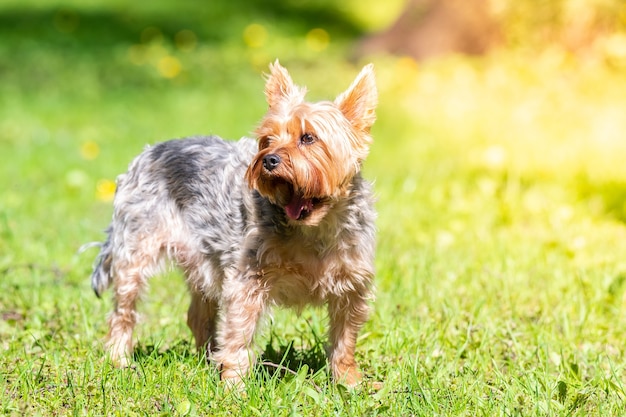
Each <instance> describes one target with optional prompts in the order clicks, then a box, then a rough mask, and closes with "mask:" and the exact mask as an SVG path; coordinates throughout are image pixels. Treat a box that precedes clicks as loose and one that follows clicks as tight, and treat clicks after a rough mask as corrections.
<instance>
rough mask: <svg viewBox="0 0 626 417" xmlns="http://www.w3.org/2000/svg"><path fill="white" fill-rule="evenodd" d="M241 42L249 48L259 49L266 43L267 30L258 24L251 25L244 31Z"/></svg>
mask: <svg viewBox="0 0 626 417" xmlns="http://www.w3.org/2000/svg"><path fill="white" fill-rule="evenodd" d="M243 41H244V42H245V43H246V45H247V46H248V47H249V48H260V47H262V46H263V45H265V42H266V41H267V30H266V29H265V27H263V26H262V25H260V24H258V23H252V24H250V25H248V26H246V28H245V29H244V31H243Z"/></svg>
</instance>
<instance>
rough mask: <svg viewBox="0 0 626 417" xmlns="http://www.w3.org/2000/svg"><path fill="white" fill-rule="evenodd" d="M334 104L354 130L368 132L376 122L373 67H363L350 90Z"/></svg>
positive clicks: (342, 94)
mask: <svg viewBox="0 0 626 417" xmlns="http://www.w3.org/2000/svg"><path fill="white" fill-rule="evenodd" d="M335 104H336V105H337V107H339V110H341V112H342V113H343V115H344V116H346V118H347V119H348V120H349V121H350V122H351V123H352V125H353V126H354V127H355V128H357V129H359V130H362V131H364V132H369V130H370V128H371V127H372V125H373V124H374V122H375V121H376V105H377V104H378V91H377V89H376V79H375V76H374V65H372V64H369V65H366V66H365V67H363V69H362V70H361V72H360V73H359V75H357V77H356V79H355V80H354V81H353V82H352V85H351V86H350V88H348V89H347V90H346V91H344V92H343V93H341V94H340V95H339V96H338V97H337V98H336V99H335Z"/></svg>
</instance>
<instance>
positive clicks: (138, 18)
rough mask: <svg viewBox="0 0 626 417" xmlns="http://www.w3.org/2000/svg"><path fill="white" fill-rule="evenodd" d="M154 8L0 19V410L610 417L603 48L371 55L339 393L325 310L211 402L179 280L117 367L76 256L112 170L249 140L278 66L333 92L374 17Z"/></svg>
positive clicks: (156, 292)
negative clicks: (369, 225)
mask: <svg viewBox="0 0 626 417" xmlns="http://www.w3.org/2000/svg"><path fill="white" fill-rule="evenodd" d="M172 4H173V3H168V2H166V1H156V2H151V3H150V2H145V4H140V3H138V4H132V5H127V4H126V2H122V1H117V0H114V1H107V2H104V1H99V0H91V1H86V2H80V1H73V0H64V1H62V2H61V1H59V2H51V1H45V0H28V1H19V2H18V1H13V0H7V1H5V2H3V3H2V5H0V155H2V162H1V163H0V349H1V354H0V374H1V375H2V379H1V381H0V384H1V385H0V390H1V393H0V414H1V415H15V416H18V415H120V416H127V415H232V414H234V413H238V414H240V415H244V416H248V415H259V416H261V415H263V416H265V415H307V416H308V415H312V416H326V415H354V416H361V415H402V416H404V415H426V416H431V415H442V416H449V415H472V416H473V415H485V416H491V415H505V416H513V415H520V416H522V415H523V416H526V415H579V416H586V415H621V414H624V413H626V406H624V400H625V399H626V392H625V384H626V369H625V365H626V356H625V355H624V352H623V345H624V341H625V340H626V314H625V308H626V305H625V302H626V225H625V222H626V164H625V163H624V157H625V155H626V137H625V136H624V135H625V134H624V132H626V117H625V115H626V101H625V100H624V97H626V83H625V82H624V76H623V74H624V71H625V70H626V53H623V54H622V53H620V52H619V51H620V50H621V51H622V52H623V51H624V50H625V49H626V40H624V38H623V37H622V38H620V37H615V38H611V39H612V40H611V42H613V43H611V45H613V49H610V48H609V49H607V50H606V51H604V50H600V49H601V48H599V49H598V48H597V50H594V51H592V53H589V54H586V55H574V54H571V53H568V52H566V51H564V50H562V49H561V48H559V47H557V46H552V47H545V48H542V49H540V50H532V51H531V50H529V49H521V50H499V51H494V52H493V53H492V54H490V55H489V56H487V57H483V58H464V57H455V56H452V57H443V58H439V59H435V60H432V61H428V62H424V63H416V62H414V61H413V60H411V59H409V58H397V57H385V56H375V57H371V59H370V60H371V61H373V62H374V64H375V66H376V71H377V77H378V86H379V89H380V107H379V112H378V121H377V124H376V125H375V127H374V129H373V136H374V140H375V143H374V145H373V147H372V150H371V154H370V157H369V159H368V160H367V162H366V164H365V166H364V174H365V176H366V177H368V178H371V179H372V180H374V181H375V188H376V193H377V196H378V202H377V209H378V212H379V218H378V229H379V235H378V252H377V260H376V267H377V278H376V282H377V287H378V292H377V299H376V301H375V303H374V313H373V314H372V317H371V319H370V321H369V322H368V323H367V325H366V326H365V328H364V330H363V332H362V334H361V336H360V338H359V342H358V359H359V360H360V364H361V367H362V370H363V372H364V374H365V380H364V382H363V384H362V385H361V386H360V387H358V388H357V389H355V390H348V389H346V388H345V387H343V386H341V385H334V384H333V383H332V382H331V381H330V380H329V378H328V374H327V370H326V367H325V362H324V355H323V345H324V343H325V340H326V339H325V336H324V334H325V333H324V332H325V322H326V319H325V316H324V312H323V311H321V310H316V309H307V310H305V311H304V312H303V314H301V315H300V316H296V315H295V314H294V313H293V312H291V311H288V310H284V311H283V310H278V311H276V313H275V315H274V319H273V320H272V322H271V323H270V324H269V325H268V326H267V327H266V329H265V330H264V332H263V333H262V334H261V335H260V338H259V345H260V347H261V350H262V351H264V352H265V353H264V354H263V356H262V358H263V361H264V362H266V363H274V364H282V365H281V366H280V367H276V366H271V365H266V366H259V369H257V370H256V372H255V373H254V374H253V376H252V377H251V378H250V379H249V380H248V381H246V389H245V394H243V395H241V394H237V393H233V392H228V391H226V390H225V389H224V387H223V386H222V385H221V384H220V383H219V377H218V375H217V373H216V371H215V370H214V369H212V368H211V367H210V366H208V365H207V364H206V363H205V361H204V359H203V358H202V357H200V356H198V355H197V354H196V353H195V350H194V349H193V346H192V337H191V333H190V332H189V330H188V329H187V327H186V325H185V318H186V309H187V303H188V296H187V293H186V289H185V285H184V283H183V280H182V278H181V277H180V276H179V275H178V274H177V273H176V272H173V273H171V274H168V275H165V276H160V277H157V278H155V279H154V280H153V281H152V283H151V288H150V291H149V295H148V296H147V297H146V300H145V302H144V303H143V304H142V306H141V312H142V322H141V324H140V325H139V326H138V328H137V332H136V340H137V348H136V351H135V358H134V359H135V360H134V366H133V367H132V368H131V369H126V370H119V369H116V368H114V367H112V366H111V364H110V363H108V362H107V361H106V360H105V359H104V357H105V355H104V351H103V346H102V341H103V338H104V336H105V334H106V322H105V317H106V314H107V313H108V312H109V311H110V309H111V301H110V293H106V294H105V296H104V297H103V299H98V298H96V296H95V295H94V294H93V292H92V291H91V288H90V283H89V274H90V270H91V264H92V262H93V260H94V257H95V255H96V250H95V249H89V250H86V251H85V252H82V253H79V252H78V249H79V248H80V247H81V245H83V244H85V243H88V242H92V241H98V240H102V239H103V238H104V234H103V229H104V228H105V227H106V226H107V224H108V222H109V220H110V216H111V198H112V193H113V191H114V180H115V177H116V175H118V174H119V173H121V172H123V171H124V170H125V169H126V167H127V165H128V163H129V162H130V161H131V159H132V158H133V157H134V156H135V155H136V154H138V153H139V152H141V150H142V149H143V147H144V146H145V145H146V144H148V143H155V142H159V141H163V140H166V139H168V138H174V137H183V136H187V135H193V134H199V133H204V134H218V135H221V136H223V137H226V138H231V139H236V138H239V137H241V136H245V135H248V134H249V133H250V132H251V131H252V129H253V128H254V126H255V123H256V122H257V121H258V120H259V119H260V118H261V116H262V115H263V113H264V111H265V107H266V104H265V101H264V96H263V77H262V73H263V71H265V70H266V68H267V64H268V63H269V62H271V61H273V60H274V59H275V58H276V57H278V58H280V59H281V63H282V64H283V65H285V66H286V67H288V68H289V70H290V72H291V74H292V76H293V78H294V80H295V81H296V83H301V84H305V85H307V86H308V87H309V90H310V91H311V98H312V99H321V98H333V97H334V95H336V94H337V93H339V92H340V91H342V90H343V89H344V88H346V86H347V85H348V84H349V83H350V81H351V80H352V79H353V77H354V76H355V75H356V74H357V72H358V70H359V69H360V67H361V66H362V65H363V64H365V63H366V62H367V61H365V60H364V61H359V62H356V63H355V62H352V61H350V60H347V59H346V58H345V57H346V56H348V55H349V47H350V45H351V42H353V40H354V39H355V38H356V37H358V36H359V35H360V34H362V33H363V31H364V30H366V29H367V28H368V27H369V26H368V25H373V24H372V23H368V22H364V21H363V20H362V19H360V18H359V14H358V13H353V11H354V10H353V9H354V8H355V7H357V6H355V4H357V2H354V1H349V2H346V3H345V7H342V8H341V9H337V8H336V7H335V6H333V2H329V1H322V0H319V1H314V2H293V5H292V6H293V7H291V8H287V7H284V8H283V7H279V6H275V5H272V4H270V2H263V1H260V0H258V1H254V2H249V3H244V2H241V1H237V0H235V1H232V2H229V3H226V2H221V3H220V2H218V3H216V5H214V6H212V7H210V8H209V7H206V8H203V7H200V6H199V5H198V3H195V2H192V1H180V2H177V3H176V6H172ZM383 18H386V17H384V16H383V17H381V19H383ZM320 28H322V29H323V30H319V29H320ZM315 29H318V30H315ZM620 39H621V40H620ZM620 42H622V44H621V45H622V49H620V48H619V47H615V45H618V46H619V45H620ZM615 51H617V52H615ZM287 367H288V368H289V369H290V370H289V371H287V370H285V368H287Z"/></svg>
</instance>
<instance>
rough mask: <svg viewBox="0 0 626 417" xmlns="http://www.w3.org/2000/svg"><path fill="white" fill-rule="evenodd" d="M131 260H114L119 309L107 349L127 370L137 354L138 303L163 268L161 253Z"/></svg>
mask: <svg viewBox="0 0 626 417" xmlns="http://www.w3.org/2000/svg"><path fill="white" fill-rule="evenodd" d="M131 259H132V260H131V261H128V260H121V261H120V260H116V259H114V261H113V265H112V273H113V291H114V294H113V298H114V301H115V309H114V310H113V312H112V313H111V315H110V316H109V320H108V322H109V333H108V336H107V343H106V348H107V351H108V353H109V356H110V358H111V360H112V361H113V363H114V364H115V365H116V366H119V367H126V366H128V365H129V363H130V359H131V357H132V353H133V329H134V328H135V324H137V318H138V313H137V301H138V300H139V298H140V297H141V295H142V293H143V292H144V290H145V288H146V284H147V280H148V278H150V277H151V276H152V275H155V274H156V273H157V272H158V271H159V270H160V269H161V267H160V263H161V262H160V260H159V254H158V253H154V254H146V253H143V254H138V253H134V254H133V255H132V257H131Z"/></svg>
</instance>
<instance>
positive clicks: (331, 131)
mask: <svg viewBox="0 0 626 417" xmlns="http://www.w3.org/2000/svg"><path fill="white" fill-rule="evenodd" d="M305 94H306V89H305V88H302V87H298V86H296V85H294V83H293V81H292V80H291V77H290V76H289V73H288V72H287V70H286V69H285V68H283V67H282V66H281V65H280V64H279V63H278V61H276V62H275V63H274V64H271V65H270V75H269V76H268V78H267V82H266V85H265V95H266V97H267V102H268V104H269V110H268V112H267V114H266V115H265V117H264V118H263V120H262V121H261V123H260V125H259V127H258V128H257V130H256V135H257V137H258V141H259V152H258V153H257V154H256V156H255V157H254V159H253V160H252V162H251V164H250V166H249V167H248V170H247V172H246V179H247V181H248V183H249V185H250V187H251V188H253V189H255V190H257V191H258V192H259V193H260V194H261V195H262V196H264V197H266V198H267V199H268V200H269V201H270V202H272V203H273V204H276V205H278V206H280V207H282V208H283V209H284V210H285V214H286V215H287V218H288V219H289V222H290V223H295V224H302V225H317V224H319V222H320V221H321V219H322V218H323V217H324V216H325V215H326V213H328V211H329V210H330V208H331V207H332V206H333V205H334V204H335V203H336V202H337V201H338V200H339V199H341V198H342V197H345V196H346V195H347V193H348V192H349V186H350V183H351V180H352V178H353V177H354V175H355V174H356V173H357V172H359V170H360V168H361V163H362V161H363V160H364V159H365V157H366V156H367V153H368V151H369V145H370V143H371V141H372V138H371V136H370V128H371V126H372V124H373V123H374V121H375V119H376V113H375V109H376V104H377V101H378V94H377V91H376V84H375V80H374V70H373V66H372V65H371V64H370V65H367V66H365V67H364V68H363V69H362V70H361V72H360V74H359V75H358V76H357V77H356V79H355V80H354V82H353V83H352V85H351V86H350V87H349V88H348V89H347V90H346V91H345V92H343V93H342V94H340V95H339V96H338V97H337V98H336V99H335V100H334V101H332V102H330V101H322V102H318V103H309V102H306V101H304V96H305Z"/></svg>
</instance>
